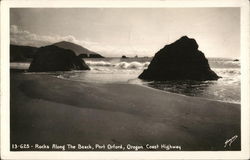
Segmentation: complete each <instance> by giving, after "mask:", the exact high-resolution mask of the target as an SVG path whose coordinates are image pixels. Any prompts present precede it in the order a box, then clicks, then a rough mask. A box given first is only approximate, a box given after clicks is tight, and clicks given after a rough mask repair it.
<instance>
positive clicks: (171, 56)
mask: <svg viewBox="0 0 250 160" xmlns="http://www.w3.org/2000/svg"><path fill="white" fill-rule="evenodd" d="M198 47H199V46H198V44H197V43H196V41H195V39H191V38H188V37H187V36H183V37H181V38H180V39H178V40H177V41H175V42H174V43H172V44H169V45H166V46H165V47H164V48H162V49H161V50H159V51H158V52H157V53H156V54H155V56H154V57H153V59H152V61H151V63H150V64H149V66H148V69H145V70H144V71H143V72H142V74H141V75H140V76H139V78H140V79H144V80H159V81H162V80H199V81H202V80H217V79H219V78H220V77H219V76H218V75H217V74H216V73H215V72H214V71H212V70H211V68H210V66H209V64H208V60H207V59H206V58H205V56H204V54H203V53H202V52H201V51H199V50H198Z"/></svg>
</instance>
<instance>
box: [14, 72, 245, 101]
mask: <svg viewBox="0 0 250 160" xmlns="http://www.w3.org/2000/svg"><path fill="white" fill-rule="evenodd" d="M11 71H13V72H19V73H24V74H28V75H55V74H63V73H67V72H68V73H71V72H72V71H58V73H56V72H27V70H22V69H11ZM81 72H83V71H73V73H81ZM54 77H55V78H58V79H62V80H67V81H73V82H81V83H90V84H91V82H84V81H81V80H73V79H69V78H63V77H58V76H54ZM131 80H134V79H129V80H128V81H127V82H113V84H131V85H138V86H141V87H146V88H148V89H153V90H156V91H160V92H163V93H169V94H176V95H178V96H184V97H193V98H199V99H204V100H209V101H216V102H223V103H232V104H239V105H241V101H240V102H233V101H223V100H218V99H210V98H205V97H199V96H189V95H185V94H181V93H175V92H170V91H165V90H161V89H157V88H154V87H150V86H147V85H145V84H138V83H130V82H129V81H131ZM93 83H96V84H98V82H93ZM101 84H112V83H110V82H107V83H101Z"/></svg>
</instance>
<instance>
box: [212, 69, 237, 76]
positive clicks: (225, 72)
mask: <svg viewBox="0 0 250 160" xmlns="http://www.w3.org/2000/svg"><path fill="white" fill-rule="evenodd" d="M212 70H214V71H215V72H216V73H217V74H218V75H219V76H222V77H235V76H240V69H239V68H212Z"/></svg>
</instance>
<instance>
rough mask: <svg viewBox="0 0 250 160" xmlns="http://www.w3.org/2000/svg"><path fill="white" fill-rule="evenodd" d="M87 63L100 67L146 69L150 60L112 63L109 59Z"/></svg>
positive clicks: (87, 62)
mask: <svg viewBox="0 0 250 160" xmlns="http://www.w3.org/2000/svg"><path fill="white" fill-rule="evenodd" d="M86 64H87V65H89V66H90V67H91V66H100V67H115V68H119V69H145V68H147V67H148V65H149V62H137V61H133V62H124V61H122V62H117V63H112V62H108V61H86Z"/></svg>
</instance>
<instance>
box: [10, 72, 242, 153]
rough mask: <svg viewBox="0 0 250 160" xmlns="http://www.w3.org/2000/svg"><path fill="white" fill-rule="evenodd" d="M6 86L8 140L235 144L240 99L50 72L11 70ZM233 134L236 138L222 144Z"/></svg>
mask: <svg viewBox="0 0 250 160" xmlns="http://www.w3.org/2000/svg"><path fill="white" fill-rule="evenodd" d="M10 87H11V106H10V109H11V112H10V113H11V143H12V144H13V143H30V144H35V143H39V144H53V143H57V144H65V143H72V144H77V143H80V144H92V145H94V144H105V145H107V144H117V145H119V144H122V145H126V144H134V145H143V146H144V145H146V144H151V145H153V144H172V145H180V146H181V147H182V150H185V151H192V150H208V151H213V150H240V135H241V134H240V110H241V109H240V104H233V103H225V102H218V101H212V100H206V99H202V98H197V97H188V96H182V95H178V94H174V93H167V92H165V91H161V90H158V89H154V88H150V87H145V86H140V85H136V84H91V83H84V82H78V81H74V83H72V81H69V80H64V79H60V78H57V77H53V76H51V75H36V74H21V73H11V86H10ZM149 88H150V89H149ZM221 132H222V133H221ZM38 135H39V137H40V138H39V139H37V138H36V137H37V136H38ZM234 135H238V136H239V137H238V138H237V140H236V141H235V142H234V143H233V144H232V146H231V147H227V148H224V143H225V141H226V140H227V139H228V138H230V137H233V136H234ZM144 149H145V148H144ZM146 150H147V149H146ZM156 151H160V150H156Z"/></svg>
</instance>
